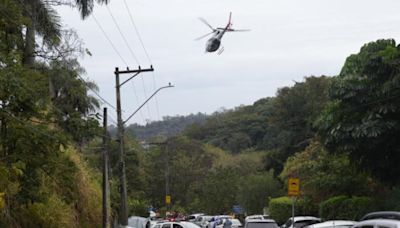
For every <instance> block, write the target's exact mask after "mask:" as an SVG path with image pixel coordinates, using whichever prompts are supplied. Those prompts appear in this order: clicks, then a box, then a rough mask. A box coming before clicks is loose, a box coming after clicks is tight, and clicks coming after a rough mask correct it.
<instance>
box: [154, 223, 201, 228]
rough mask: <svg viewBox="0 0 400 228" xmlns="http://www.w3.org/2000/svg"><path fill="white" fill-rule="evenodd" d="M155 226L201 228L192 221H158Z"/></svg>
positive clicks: (164, 227)
mask: <svg viewBox="0 0 400 228" xmlns="http://www.w3.org/2000/svg"><path fill="white" fill-rule="evenodd" d="M154 228H200V227H199V226H198V225H196V224H194V223H191V222H161V223H157V224H156V225H155V226H154Z"/></svg>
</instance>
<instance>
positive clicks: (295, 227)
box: [281, 216, 321, 228]
mask: <svg viewBox="0 0 400 228" xmlns="http://www.w3.org/2000/svg"><path fill="white" fill-rule="evenodd" d="M293 219H294V222H293ZM320 222H321V219H320V218H317V217H313V216H295V217H294V218H289V219H288V220H287V222H286V223H285V224H283V225H282V226H281V228H303V227H305V226H308V225H312V224H315V223H320Z"/></svg>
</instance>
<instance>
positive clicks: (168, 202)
mask: <svg viewBox="0 0 400 228" xmlns="http://www.w3.org/2000/svg"><path fill="white" fill-rule="evenodd" d="M165 203H166V204H171V196H170V195H166V196H165Z"/></svg>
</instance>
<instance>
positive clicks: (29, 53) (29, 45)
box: [22, 1, 36, 67]
mask: <svg viewBox="0 0 400 228" xmlns="http://www.w3.org/2000/svg"><path fill="white" fill-rule="evenodd" d="M30 9H31V11H30V12H27V14H28V15H29V16H30V17H31V23H30V24H28V25H27V26H26V34H25V47H24V56H23V60H22V64H23V65H25V66H28V67H33V64H34V63H35V42H36V40H35V30H36V6H35V1H32V3H31V4H30Z"/></svg>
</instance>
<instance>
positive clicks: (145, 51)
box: [124, 0, 160, 119]
mask: <svg viewBox="0 0 400 228" xmlns="http://www.w3.org/2000/svg"><path fill="white" fill-rule="evenodd" d="M124 4H125V8H126V10H127V11H128V14H129V18H130V21H131V23H132V26H133V28H134V29H135V32H136V35H137V37H138V40H139V42H140V44H141V46H142V48H143V51H144V53H145V55H146V57H147V60H148V61H149V62H150V64H152V61H151V58H150V56H149V54H148V52H147V50H146V47H145V46H144V42H143V39H142V37H141V35H140V33H139V30H138V28H137V26H136V23H135V21H134V20H133V16H132V13H131V11H130V9H129V6H128V4H127V3H126V0H124ZM152 76H153V89H154V90H155V89H156V85H155V84H156V83H155V75H154V72H153V74H152ZM142 84H143V90H144V95H145V97H147V91H146V89H145V83H144V79H143V78H142ZM155 104H156V110H157V117H158V119H159V118H160V114H159V108H158V100H157V97H155ZM146 108H147V111H148V113H149V117H150V119H151V113H150V108H149V106H148V105H146Z"/></svg>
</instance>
